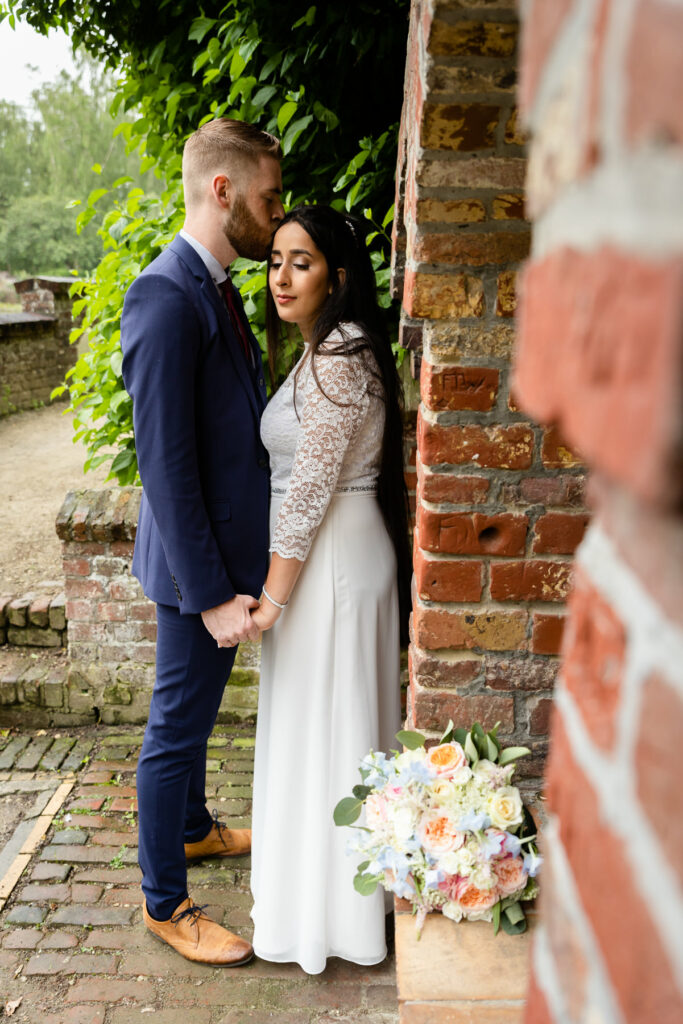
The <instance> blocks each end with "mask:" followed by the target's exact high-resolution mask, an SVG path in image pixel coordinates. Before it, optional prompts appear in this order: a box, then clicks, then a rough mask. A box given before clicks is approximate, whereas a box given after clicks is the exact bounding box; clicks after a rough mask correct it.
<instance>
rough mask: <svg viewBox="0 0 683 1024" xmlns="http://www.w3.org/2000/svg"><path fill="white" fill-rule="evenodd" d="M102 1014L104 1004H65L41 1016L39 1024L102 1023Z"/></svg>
mask: <svg viewBox="0 0 683 1024" xmlns="http://www.w3.org/2000/svg"><path fill="white" fill-rule="evenodd" d="M104 1014H105V1007H104V1006H69V1007H66V1006H65V1007H62V1008H61V1009H60V1010H59V1012H58V1013H50V1014H48V1016H47V1017H43V1018H42V1021H41V1024H104ZM157 1024H161V1022H160V1021H157Z"/></svg>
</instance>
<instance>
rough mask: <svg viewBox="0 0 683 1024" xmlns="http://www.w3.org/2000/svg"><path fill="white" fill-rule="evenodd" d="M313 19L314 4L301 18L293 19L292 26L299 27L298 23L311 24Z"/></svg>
mask: <svg viewBox="0 0 683 1024" xmlns="http://www.w3.org/2000/svg"><path fill="white" fill-rule="evenodd" d="M314 21H315V5H314V6H313V7H309V8H308V10H307V11H306V13H305V14H304V16H303V18H299V20H298V21H295V22H294V24H293V25H292V28H299V26H300V25H312V24H313V22H314Z"/></svg>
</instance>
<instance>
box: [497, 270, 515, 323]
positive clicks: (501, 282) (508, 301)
mask: <svg viewBox="0 0 683 1024" xmlns="http://www.w3.org/2000/svg"><path fill="white" fill-rule="evenodd" d="M516 310H517V274H516V271H514V270H504V271H503V272H502V273H501V274H499V275H498V289H497V293H496V316H502V317H513V316H514V315H515V312H516Z"/></svg>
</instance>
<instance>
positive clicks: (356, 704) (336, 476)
mask: <svg viewBox="0 0 683 1024" xmlns="http://www.w3.org/2000/svg"><path fill="white" fill-rule="evenodd" d="M268 284H269V292H270V294H269V296H268V302H269V331H268V345H269V360H270V365H271V372H272V371H273V367H274V365H275V357H276V355H277V352H278V342H279V340H280V337H279V336H280V333H281V326H282V325H281V324H280V323H279V321H278V317H279V318H280V321H284V322H285V323H286V324H296V325H297V326H298V327H299V330H300V331H301V334H302V336H303V340H304V343H305V344H304V353H303V355H302V357H301V359H300V360H299V362H298V363H297V364H296V366H295V367H294V368H293V370H292V372H291V373H290V375H289V377H288V378H287V380H286V381H285V382H284V384H283V385H282V386H281V387H280V389H279V390H278V391H277V393H276V394H275V396H274V397H273V399H272V400H271V402H270V404H269V405H268V406H267V408H266V411H265V413H264V415H263V419H262V423H261V436H262V439H263V442H264V444H265V446H266V448H267V449H268V451H269V453H270V464H271V511H270V528H271V545H270V550H271V563H270V568H269V571H268V576H267V579H266V582H265V584H264V587H263V594H262V597H261V602H260V606H259V608H258V609H255V610H254V612H253V618H254V622H255V623H256V625H257V626H258V628H259V629H260V630H263V631H265V632H264V637H263V650H262V661H261V684H260V693H259V709H258V725H257V734H256V762H255V767H254V800H253V847H252V876H251V877H252V883H251V884H252V892H253V896H254V907H253V910H252V918H253V920H254V949H255V951H256V953H257V954H258V956H260V957H261V958H262V959H264V960H274V961H294V962H296V963H299V964H300V965H301V966H302V967H303V969H304V970H305V971H307V972H308V973H309V974H318V973H319V972H321V971H323V970H324V969H325V962H326V958H327V957H329V956H337V957H343V958H344V959H346V960H351V961H353V962H355V963H358V964H375V963H379V962H380V961H381V960H383V959H384V957H385V956H386V940H385V919H384V915H385V905H384V896H383V893H381V892H377V893H375V894H374V895H373V896H371V897H368V896H361V895H359V894H358V893H357V892H356V891H355V890H354V888H353V882H352V879H353V876H354V874H355V870H356V864H355V861H354V859H353V858H352V857H349V856H347V855H346V842H347V839H346V835H345V833H344V831H343V830H342V829H339V828H336V827H335V825H334V823H333V820H332V812H333V809H334V807H335V804H336V803H337V801H338V800H339V799H340V798H341V797H342V796H344V795H345V794H346V793H348V792H349V791H350V789H351V788H352V787H353V785H354V784H355V783H356V782H357V779H358V774H357V773H358V765H359V762H360V759H361V758H362V757H363V756H364V755H365V754H366V753H367V752H368V751H369V750H370V749H371V748H372V749H375V750H386V749H388V748H389V747H390V746H391V743H392V742H393V740H394V735H395V733H396V732H397V730H398V729H399V728H400V722H399V636H401V638H402V639H404V638H405V635H406V632H407V619H408V614H409V609H410V589H409V588H410V571H411V569H410V549H409V542H408V523H407V508H406V492H405V485H404V481H403V458H402V422H403V421H402V415H401V406H400V398H401V394H400V392H401V389H400V383H399V379H398V375H397V373H396V367H395V364H394V359H393V354H392V351H391V345H390V343H389V339H388V336H387V332H386V328H385V327H384V324H383V321H382V316H381V312H380V310H379V308H378V305H377V301H376V297H375V281H374V273H373V269H372V264H371V261H370V257H369V254H368V251H367V249H366V246H365V242H364V238H363V234H362V229H361V227H360V225H359V224H358V222H356V221H354V220H351V219H350V218H347V217H345V216H343V215H342V214H340V213H338V212H336V211H335V210H333V209H331V208H329V207H324V206H300V207H298V208H297V209H295V210H293V211H292V212H290V213H289V214H288V215H287V216H286V217H285V219H284V220H283V221H282V223H281V225H280V227H279V228H278V230H277V232H276V234H275V236H274V238H273V242H272V251H271V253H270V257H269V269H268ZM275 311H276V312H275ZM276 313H277V315H276ZM399 592H400V601H399ZM399 605H400V611H399Z"/></svg>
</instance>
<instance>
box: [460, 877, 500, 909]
mask: <svg viewBox="0 0 683 1024" xmlns="http://www.w3.org/2000/svg"><path fill="white" fill-rule="evenodd" d="M456 896H457V899H458V903H459V904H460V906H461V907H462V909H463V910H464V912H465V913H466V914H470V913H478V912H480V911H482V910H490V909H491V907H492V906H493V905H494V903H497V902H498V893H497V891H496V889H495V888H493V889H477V887H476V885H472V883H471V882H470V881H469V879H468V878H462V879H461V880H460V882H459V884H458V885H457V887H456Z"/></svg>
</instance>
